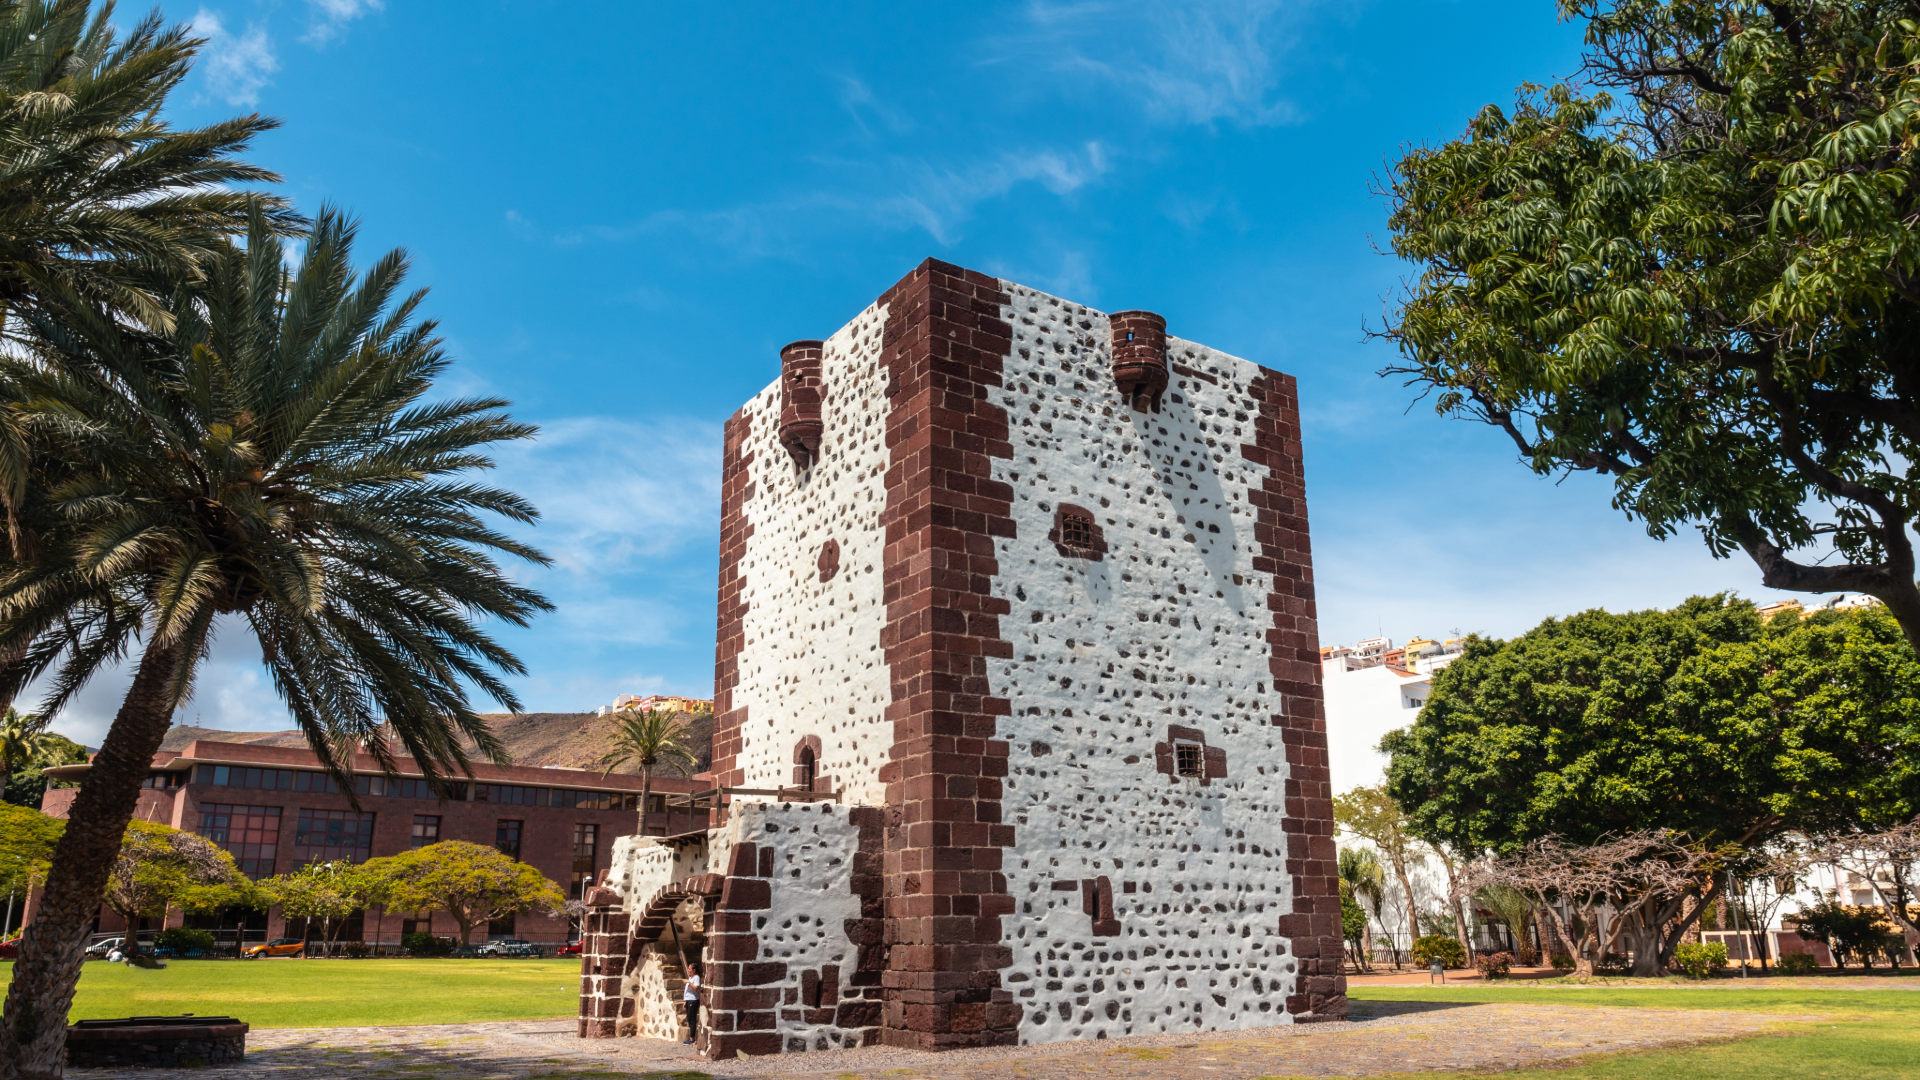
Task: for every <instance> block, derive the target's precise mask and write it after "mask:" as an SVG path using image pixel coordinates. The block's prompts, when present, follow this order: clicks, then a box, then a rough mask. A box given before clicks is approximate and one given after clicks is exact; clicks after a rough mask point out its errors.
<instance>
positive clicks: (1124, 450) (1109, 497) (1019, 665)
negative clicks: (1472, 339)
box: [990, 282, 1294, 1042]
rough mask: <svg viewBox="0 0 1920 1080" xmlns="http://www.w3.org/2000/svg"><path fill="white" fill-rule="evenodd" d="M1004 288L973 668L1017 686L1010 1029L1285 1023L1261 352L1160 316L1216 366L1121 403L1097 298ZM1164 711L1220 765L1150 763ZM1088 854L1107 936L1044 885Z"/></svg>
mask: <svg viewBox="0 0 1920 1080" xmlns="http://www.w3.org/2000/svg"><path fill="white" fill-rule="evenodd" d="M1004 288H1005V289H1006V290H1007V292H1008V294H1009V295H1010V296H1011V297H1012V300H1013V302H1012V304H1011V305H1009V306H1007V307H1006V308H1005V309H1004V310H1003V314H1004V317H1005V318H1006V319H1007V320H1008V321H1009V322H1010V323H1012V324H1013V326H1014V351H1013V355H1012V356H1011V357H1010V358H1009V359H1008V361H1007V364H1006V370H1005V378H1004V383H1003V387H1002V388H1001V389H1000V390H997V391H995V392H994V394H993V400H994V401H995V402H996V403H998V404H1000V405H1002V406H1003V407H1004V408H1005V409H1006V410H1007V414H1008V421H1009V423H1010V425H1011V427H1012V442H1013V447H1014V457H1013V459H1012V460H1010V461H996V462H995V463H994V470H995V478H996V479H999V480H1002V481H1005V482H1006V483H1008V484H1010V485H1012V487H1013V490H1014V493H1015V494H1014V504H1013V511H1012V513H1013V518H1014V521H1015V523H1016V526H1017V532H1018V539H1016V540H1002V541H1000V542H999V560H1000V573H999V575H998V576H997V577H996V578H995V579H994V589H995V595H997V596H1000V597H1002V598H1004V599H1005V600H1007V601H1008V602H1009V604H1010V605H1011V607H1012V610H1011V613H1010V614H1009V615H1007V616H1006V617H1004V618H1003V619H1002V622H1001V626H1002V636H1003V637H1004V638H1005V639H1007V640H1009V641H1011V642H1012V643H1013V646H1014V657H1013V659H1012V660H1010V661H994V662H993V664H992V667H991V668H990V675H991V678H992V684H993V692H994V693H995V694H997V695H1000V696H1003V697H1006V698H1008V699H1009V700H1010V701H1011V703H1012V715H1011V716H1008V717H1006V718H1005V719H1003V720H1002V722H1001V725H1000V730H1001V732H1002V736H1001V737H1002V738H1005V739H1007V740H1008V741H1009V742H1010V743H1011V744H1012V750H1011V760H1010V762H1009V769H1010V775H1009V776H1008V778H1007V781H1006V790H1005V794H1004V799H1003V802H1002V813H1003V817H1004V820H1006V821H1008V822H1010V823H1012V824H1014V825H1015V826H1016V832H1015V836H1016V844H1017V847H1016V848H1015V850H1013V851H1011V852H1009V853H1008V855H1007V859H1006V875H1007V879H1008V888H1009V891H1010V892H1011V893H1012V894H1013V897H1014V900H1015V902H1016V903H1017V904H1018V905H1020V906H1019V908H1018V909H1017V912H1016V914H1015V915H1014V916H1012V917H1010V918H1008V919H1006V920H1004V925H1005V934H1004V937H1003V941H1004V942H1005V943H1006V944H1008V945H1010V946H1011V947H1012V949H1013V954H1014V960H1013V966H1012V967H1010V968H1008V969H1007V970H1005V971H1003V972H1002V973H1001V975H1002V985H1003V986H1005V987H1006V988H1008V989H1009V990H1011V991H1013V993H1014V995H1015V1000H1016V1001H1017V1002H1018V1003H1020V1004H1021V1005H1022V1006H1023V1007H1024V1017H1023V1020H1022V1022H1021V1028H1020V1034H1021V1039H1022V1041H1023V1042H1052V1041H1059V1040H1065V1039H1082V1038H1096V1037H1101V1036H1108V1037H1113V1036H1120V1035H1125V1034H1143V1033H1149V1032H1157V1031H1178V1030H1215V1029H1229V1028H1236V1027H1250V1026H1260V1025H1269V1024H1276V1023H1288V1022H1290V1017H1289V1015H1288V1013H1287V1012H1286V1009H1285V1004H1284V1003H1285V996H1286V994H1287V993H1289V992H1291V990H1292V986H1293V982H1294V974H1293V972H1294V962H1293V960H1292V959H1291V958H1289V957H1288V955H1287V952H1286V942H1285V939H1283V938H1281V937H1279V936H1278V919H1279V916H1280V915H1281V914H1283V913H1285V912H1289V911H1291V910H1292V896H1291V879H1290V877H1289V876H1288V875H1287V873H1286V864H1285V847H1286V840H1285V837H1284V834H1283V831H1282V827H1281V826H1282V821H1283V819H1284V807H1285V799H1284V795H1285V783H1286V771H1287V765H1286V755H1285V751H1284V748H1283V746H1282V742H1281V729H1279V728H1276V727H1273V726H1272V725H1271V717H1272V716H1274V715H1276V714H1278V713H1280V712H1281V709H1282V702H1281V701H1280V695H1279V694H1277V693H1275V692H1274V690H1273V687H1272V682H1271V676H1270V674H1269V671H1268V660H1269V656H1270V650H1269V646H1268V644H1267V641H1266V632H1267V630H1268V629H1269V628H1270V627H1271V625H1272V622H1271V615H1270V613H1269V611H1268V610H1267V606H1266V599H1267V594H1268V592H1269V589H1270V578H1269V576H1268V575H1265V574H1256V573H1255V572H1254V571H1253V568H1252V559H1253V556H1254V555H1255V554H1256V553H1257V550H1258V549H1257V546H1256V544H1255V541H1254V522H1255V517H1254V510H1253V507H1251V506H1250V505H1249V504H1248V502H1247V491H1248V488H1249V486H1250V485H1253V486H1257V485H1258V484H1260V483H1261V482H1262V481H1264V480H1265V479H1266V475H1265V470H1264V469H1262V468H1258V467H1255V466H1253V465H1252V463H1250V462H1248V461H1246V460H1245V459H1244V458H1243V457H1242V456H1241V453H1240V447H1241V446H1242V444H1245V443H1250V442H1252V441H1253V438H1254V429H1253V419H1254V417H1255V416H1256V415H1257V413H1256V409H1255V406H1256V403H1255V402H1253V401H1252V400H1250V399H1248V398H1247V397H1246V396H1245V391H1246V387H1247V384H1248V382H1249V381H1250V380H1251V379H1253V378H1255V377H1256V376H1257V375H1258V374H1259V371H1258V369H1257V368H1256V366H1255V365H1253V364H1251V363H1248V362H1247V361H1244V360H1240V359H1238V358H1235V357H1232V356H1228V355H1225V354H1222V353H1218V352H1215V351H1213V350H1210V349H1207V348H1205V347H1203V346H1200V345H1196V344H1193V343H1191V342H1186V341H1181V340H1179V339H1176V338H1171V337H1170V338H1169V339H1168V341H1167V354H1168V360H1169V362H1170V364H1171V363H1178V364H1181V365H1184V366H1186V367H1188V368H1191V369H1195V370H1198V371H1202V372H1205V373H1207V374H1208V375H1209V376H1211V377H1212V378H1213V379H1214V380H1216V381H1215V382H1213V383H1209V382H1207V381H1204V380H1201V379H1197V378H1191V377H1186V376H1182V375H1179V374H1173V375H1172V376H1171V379H1172V381H1171V383H1170V385H1169V386H1168V388H1167V392H1166V394H1165V397H1164V402H1163V406H1162V410H1161V411H1160V412H1159V413H1157V414H1156V413H1136V412H1134V411H1132V409H1131V408H1129V407H1128V405H1127V403H1126V401H1125V400H1124V399H1123V398H1122V397H1121V395H1120V393H1119V391H1118V390H1117V389H1116V388H1115V386H1114V382H1113V377H1112V375H1111V373H1110V365H1111V362H1112V359H1111V344H1110V342H1111V337H1110V333H1109V328H1108V320H1107V317H1106V316H1105V315H1104V314H1102V313H1100V312H1097V311H1093V310H1091V309H1089V308H1085V307H1082V306H1079V305H1074V304H1069V303H1067V302H1065V301H1062V300H1058V299H1056V298H1054V297H1050V296H1046V295H1044V294H1041V293H1038V292H1035V291H1033V290H1031V289H1027V288H1024V287H1022V286H1019V285H1016V284H1013V283H1011V282H1007V283H1004ZM1062 502H1066V503H1072V504H1076V505H1078V506H1082V507H1085V508H1086V509H1088V510H1090V511H1093V512H1094V513H1095V515H1096V516H1097V518H1098V520H1099V524H1100V526H1101V528H1102V529H1103V531H1104V534H1105V535H1104V539H1105V540H1106V543H1107V545H1108V553H1107V555H1106V558H1105V560H1104V561H1100V562H1093V561H1088V560H1082V559H1070V558H1065V557H1062V556H1061V555H1060V554H1058V552H1057V551H1056V550H1055V547H1054V545H1053V543H1052V542H1050V541H1049V540H1048V539H1047V537H1048V533H1049V531H1050V530H1051V529H1052V528H1053V525H1054V511H1055V509H1056V508H1057V507H1058V506H1059V504H1060V503H1062ZM1169 724H1177V725H1182V726H1186V727H1192V728H1198V729H1200V730H1201V731H1202V732H1204V734H1205V736H1206V743H1207V745H1208V746H1219V747H1224V748H1225V749H1226V751H1227V777H1226V779H1224V780H1222V779H1215V780H1213V781H1211V783H1210V784H1208V785H1206V786H1202V785H1201V784H1200V782H1199V781H1198V780H1197V779H1189V778H1179V779H1177V780H1170V779H1169V777H1168V776H1167V775H1165V774H1162V773H1159V772H1156V771H1155V760H1154V744H1155V743H1156V742H1160V741H1164V740H1165V739H1166V738H1167V728H1168V725H1169ZM1103 875H1104V876H1106V877H1108V878H1110V879H1111V881H1112V886H1113V894H1114V895H1113V900H1114V909H1115V915H1116V917H1117V918H1118V919H1119V921H1120V922H1121V925H1122V933H1121V935H1120V936H1118V937H1113V938H1103V939H1095V938H1094V937H1093V936H1092V932H1091V919H1090V918H1089V917H1088V916H1087V915H1086V914H1085V912H1084V910H1083V906H1082V899H1081V894H1080V893H1079V892H1078V891H1071V892H1066V891H1055V890H1054V889H1053V888H1052V886H1053V883H1054V882H1055V881H1072V882H1076V883H1077V882H1078V881H1080V880H1083V879H1089V878H1097V877H1100V876H1103ZM1128 882H1132V883H1134V886H1135V888H1136V889H1137V890H1138V891H1136V892H1134V893H1132V894H1127V893H1125V892H1124V891H1123V889H1124V886H1125V883H1128ZM1148 890H1150V891H1148Z"/></svg>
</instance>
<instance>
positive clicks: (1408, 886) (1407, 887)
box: [1393, 852, 1420, 967]
mask: <svg viewBox="0 0 1920 1080" xmlns="http://www.w3.org/2000/svg"><path fill="white" fill-rule="evenodd" d="M1393 876H1394V877H1395V878H1397V879H1399V881H1400V890H1401V891H1402V892H1403V893H1405V894H1406V897H1407V948H1408V949H1409V950H1411V949H1412V948H1413V943H1414V942H1416V941H1419V940H1420V912H1419V910H1418V909H1416V908H1415V907H1414V906H1413V882H1412V881H1410V880H1408V878H1407V860H1406V858H1405V857H1404V856H1402V855H1401V854H1400V853H1398V852H1394V853H1393ZM1394 954H1395V959H1394V966H1395V967H1398V966H1399V950H1398V949H1396V950H1394Z"/></svg>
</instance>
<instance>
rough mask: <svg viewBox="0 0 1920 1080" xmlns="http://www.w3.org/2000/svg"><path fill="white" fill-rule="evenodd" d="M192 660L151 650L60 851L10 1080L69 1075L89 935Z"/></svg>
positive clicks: (6, 1074) (0, 1034)
mask: <svg viewBox="0 0 1920 1080" xmlns="http://www.w3.org/2000/svg"><path fill="white" fill-rule="evenodd" d="M181 659H182V656H181V652H180V650H179V648H178V647H176V646H174V645H172V644H171V643H169V644H160V643H157V642H156V643H154V644H151V645H149V646H148V647H147V650H146V654H145V655H144V656H142V657H141V659H140V668H139V670H138V671H136V672H135V673H134V676H133V685H132V686H131V687H130V688H128V690H127V696H126V698H125V699H124V700H123V701H121V703H120V712H119V713H118V715H116V716H115V717H114V718H113V726H112V727H111V728H109V729H108V730H107V737H106V739H105V740H104V741H103V742H102V743H101V744H100V752H99V753H98V754H95V755H94V757H93V767H92V768H91V769H89V770H87V777H86V779H85V780H83V781H81V784H80V794H79V796H78V797H76V798H75V799H74V801H73V806H72V808H71V809H70V810H69V811H68V813H67V828H66V832H65V833H63V834H62V835H61V837H60V844H59V846H58V847H57V848H55V849H54V855H53V866H52V869H51V870H49V871H48V873H47V885H46V891H45V892H43V893H42V894H41V897H40V909H39V912H38V914H37V915H36V916H35V917H34V920H33V925H32V926H30V927H28V928H27V932H26V936H25V938H24V939H23V940H22V941H21V943H20V960H19V962H18V963H16V964H15V965H14V967H13V981H12V983H11V984H10V985H9V986H8V987H7V1004H6V1014H5V1023H4V1027H0V1080H57V1078H58V1077H60V1076H61V1075H62V1073H63V1072H64V1070H65V1067H66V1045H67V1010H68V1008H69V1007H70V1006H71V1005H72V1004H73V988H74V984H75V983H77V982H79V981H80V964H81V961H82V960H83V959H85V957H84V955H83V952H84V950H85V949H86V943H87V933H88V930H89V928H90V927H91V926H92V924H93V918H94V915H95V913H97V912H98V911H99V910H100V898H101V896H102V895H104V894H105V892H106V887H107V874H108V872H109V870H111V868H112V866H113V860H114V857H115V856H116V855H118V854H119V852H120V841H121V837H123V836H124V835H125V834H126V831H127V823H128V822H129V821H132V820H133V808H134V805H135V804H136V803H137V802H138V801H139V799H140V782H141V781H143V780H145V779H146V778H147V773H148V772H149V771H150V770H151V768H152V765H153V755H154V753H155V752H156V751H158V750H159V749H160V742H161V740H163V739H165V738H166V735H167V725H168V722H169V721H170V720H171V719H172V717H173V707H174V701H173V698H172V696H171V694H170V693H169V686H170V685H171V684H172V682H173V679H174V675H175V674H176V672H177V671H178V669H179V666H180V662H181Z"/></svg>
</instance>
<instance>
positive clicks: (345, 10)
mask: <svg viewBox="0 0 1920 1080" xmlns="http://www.w3.org/2000/svg"><path fill="white" fill-rule="evenodd" d="M307 7H308V8H309V9H310V10H311V12H312V16H313V21H312V22H311V23H310V24H309V25H308V28H307V33H306V35H305V36H304V37H302V38H301V39H300V40H302V41H305V42H308V43H310V44H313V45H325V44H326V43H327V42H329V41H332V40H333V39H334V38H337V37H339V36H340V35H342V34H344V33H346V31H347V24H348V23H351V22H352V21H353V20H355V19H357V18H359V17H360V16H362V15H365V14H367V13H369V12H374V11H382V10H385V8H386V4H385V2H384V0H307Z"/></svg>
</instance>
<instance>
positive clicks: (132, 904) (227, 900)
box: [106, 821, 254, 926]
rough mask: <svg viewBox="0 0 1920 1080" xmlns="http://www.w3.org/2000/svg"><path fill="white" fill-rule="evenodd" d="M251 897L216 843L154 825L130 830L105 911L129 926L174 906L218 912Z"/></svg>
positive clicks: (245, 882) (110, 881) (248, 885)
mask: <svg viewBox="0 0 1920 1080" xmlns="http://www.w3.org/2000/svg"><path fill="white" fill-rule="evenodd" d="M253 897H254V887H253V883H252V882H250V881H248V880H247V879H246V878H245V877H243V876H242V875H241V873H240V868H239V867H238V866H235V865H234V862H233V856H231V855H229V854H227V853H226V851H225V850H223V849H222V848H221V847H220V846H219V845H218V844H215V843H214V842H213V841H211V840H207V839H205V838H203V837H199V836H195V835H194V834H192V833H190V832H182V831H180V830H179V829H175V828H171V827H169V826H166V825H161V824H159V823H158V822H153V821H135V822H132V823H131V824H129V825H128V826H127V833H126V836H125V837H124V838H123V839H122V840H121V842H120V856H119V858H117V859H115V860H114V863H113V872H112V874H111V876H109V877H108V879H107V895H106V901H107V906H108V907H110V908H112V909H113V910H114V911H116V912H118V913H119V914H120V917H121V918H123V919H125V920H127V925H128V926H135V925H138V922H139V920H140V919H142V918H160V917H163V916H165V915H166V913H167V909H168V908H170V907H183V908H186V909H187V910H191V911H208V910H217V909H219V908H224V907H228V906H231V905H233V904H237V903H242V902H245V901H246V900H248V899H251V898H253Z"/></svg>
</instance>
